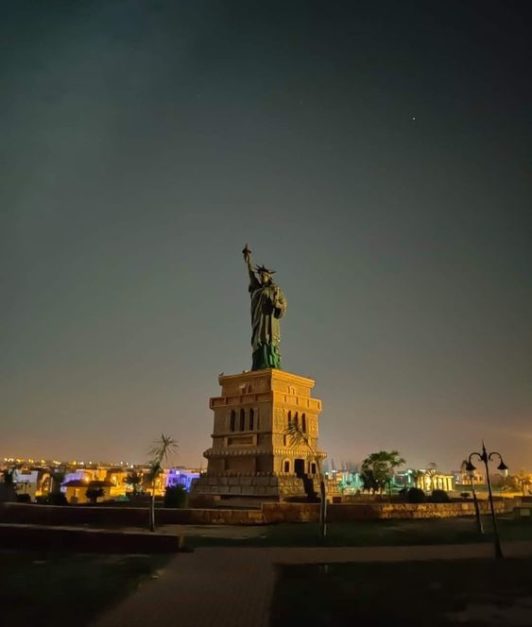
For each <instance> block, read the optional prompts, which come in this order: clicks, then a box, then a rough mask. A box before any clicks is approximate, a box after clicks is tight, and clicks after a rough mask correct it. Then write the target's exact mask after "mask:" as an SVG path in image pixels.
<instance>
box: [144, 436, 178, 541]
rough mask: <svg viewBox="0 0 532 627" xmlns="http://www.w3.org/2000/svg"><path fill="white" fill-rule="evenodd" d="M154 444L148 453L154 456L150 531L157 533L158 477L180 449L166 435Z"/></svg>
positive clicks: (151, 464)
mask: <svg viewBox="0 0 532 627" xmlns="http://www.w3.org/2000/svg"><path fill="white" fill-rule="evenodd" d="M154 444H155V446H154V447H153V448H152V449H151V450H150V451H149V453H148V454H149V455H151V456H152V459H151V461H150V462H149V467H150V469H149V471H148V477H149V479H150V481H151V499H150V531H155V483H156V480H157V477H158V476H159V475H160V474H161V473H162V472H163V462H164V461H166V460H167V458H168V457H169V455H170V454H171V453H173V452H174V451H176V450H177V448H178V445H177V441H176V440H174V438H172V437H171V436H169V435H165V434H164V433H162V434H161V438H160V439H159V440H156V441H155V443H154Z"/></svg>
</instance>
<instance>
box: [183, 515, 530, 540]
mask: <svg viewBox="0 0 532 627" xmlns="http://www.w3.org/2000/svg"><path fill="white" fill-rule="evenodd" d="M484 523H485V529H486V532H487V533H486V535H484V536H481V535H479V534H478V532H477V530H476V525H475V520H474V519H473V518H446V519H432V520H373V521H355V522H352V523H335V524H331V525H329V527H328V535H327V537H326V538H325V540H324V541H322V539H321V538H320V535H319V526H318V525H317V524H314V523H302V524H279V525H267V526H264V527H252V528H250V527H244V528H243V527H240V528H238V527H236V528H235V527H232V528H227V527H226V528H224V527H222V526H220V527H218V528H217V529H215V530H214V532H213V531H211V528H210V527H209V528H205V530H204V532H203V533H202V529H201V527H199V526H198V527H195V528H194V529H193V530H189V531H187V528H186V527H185V528H184V533H185V535H186V539H185V541H186V544H187V545H188V546H191V547H197V546H317V545H322V544H325V545H326V546H397V545H415V544H454V543H456V544H460V543H469V542H487V541H489V540H490V529H491V527H490V521H489V519H487V518H486V519H485V521H484ZM243 529H245V530H246V532H245V533H243V531H242V530H243ZM499 531H500V536H501V538H502V541H503V542H504V541H511V540H532V520H514V519H513V518H503V517H501V518H500V519H499Z"/></svg>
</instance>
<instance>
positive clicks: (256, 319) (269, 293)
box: [242, 244, 287, 370]
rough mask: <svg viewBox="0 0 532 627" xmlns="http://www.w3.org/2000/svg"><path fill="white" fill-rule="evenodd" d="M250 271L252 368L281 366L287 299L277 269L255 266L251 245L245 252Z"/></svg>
mask: <svg viewBox="0 0 532 627" xmlns="http://www.w3.org/2000/svg"><path fill="white" fill-rule="evenodd" d="M242 254H243V256H244V261H245V262H246V265H247V268H248V272H249V292H250V297H251V328H252V334H251V345H252V347H253V365H252V368H251V369H252V370H262V369H264V368H280V367H281V353H280V352H279V344H280V341H281V328H280V323H279V319H280V318H282V317H283V315H284V313H285V311H286V307H287V302H286V298H285V296H284V294H283V292H282V290H281V288H280V287H279V286H277V285H276V284H275V283H274V282H273V278H272V276H273V274H275V270H269V269H268V268H266V267H265V266H256V267H255V268H253V263H252V259H251V250H250V249H249V248H248V245H247V244H246V246H245V247H244V250H243V251H242Z"/></svg>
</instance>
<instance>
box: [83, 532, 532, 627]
mask: <svg viewBox="0 0 532 627" xmlns="http://www.w3.org/2000/svg"><path fill="white" fill-rule="evenodd" d="M503 550H504V554H505V556H507V557H524V556H532V542H512V543H507V544H504V545H503ZM482 557H487V558H491V557H493V546H492V545H491V544H458V545H438V546H414V547H406V546H393V547H384V546H382V547H330V548H320V547H310V548H245V547H244V548H238V547H237V548H233V547H231V548H229V547H227V548H226V547H222V548H200V549H196V550H195V551H194V552H193V553H180V554H178V555H177V556H176V557H175V558H173V559H172V560H171V562H170V563H169V564H168V565H167V567H166V568H165V570H164V572H163V573H161V575H160V577H159V578H158V579H155V580H152V581H149V582H148V583H145V584H144V585H142V586H141V587H140V588H139V589H138V590H137V591H136V592H135V593H134V594H132V595H131V596H130V597H128V598H126V599H125V600H124V601H122V602H121V603H120V604H119V605H118V606H117V607H115V608H113V609H112V610H110V611H109V612H107V613H106V614H104V615H103V617H101V618H100V619H99V620H98V621H96V622H95V623H94V625H93V627H174V626H176V627H177V626H179V627H267V626H268V620H269V617H268V614H269V608H270V602H271V598H272V593H273V587H274V583H275V569H274V566H275V564H297V563H299V564H305V563H323V562H358V561H361V562H373V561H384V562H391V561H403V560H432V559H469V558H482Z"/></svg>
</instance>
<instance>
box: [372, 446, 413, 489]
mask: <svg viewBox="0 0 532 627" xmlns="http://www.w3.org/2000/svg"><path fill="white" fill-rule="evenodd" d="M404 463H405V460H404V459H403V458H402V457H399V452H398V451H379V452H378V453H372V454H371V455H369V456H368V457H366V459H365V460H364V461H363V462H362V467H361V478H362V481H363V482H364V481H365V479H364V477H366V480H367V481H368V482H369V484H371V485H372V486H374V487H373V488H370V489H373V491H375V490H379V492H382V491H383V490H384V489H385V488H386V487H388V488H390V485H391V481H392V478H393V475H394V472H395V469H396V468H397V467H398V466H402V465H403V464H404Z"/></svg>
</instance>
